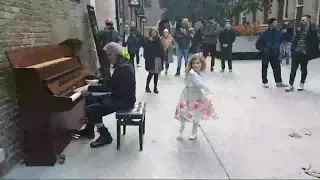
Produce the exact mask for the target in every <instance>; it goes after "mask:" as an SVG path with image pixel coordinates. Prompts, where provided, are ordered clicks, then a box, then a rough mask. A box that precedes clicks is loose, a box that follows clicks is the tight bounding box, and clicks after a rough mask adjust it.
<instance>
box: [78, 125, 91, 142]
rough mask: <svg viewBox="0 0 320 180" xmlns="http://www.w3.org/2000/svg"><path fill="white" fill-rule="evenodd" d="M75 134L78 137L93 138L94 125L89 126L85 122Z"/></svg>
mask: <svg viewBox="0 0 320 180" xmlns="http://www.w3.org/2000/svg"><path fill="white" fill-rule="evenodd" d="M75 134H76V135H79V136H80V138H88V139H93V138H94V126H93V127H89V126H88V124H87V126H86V127H85V128H84V129H82V130H79V131H76V133H75Z"/></svg>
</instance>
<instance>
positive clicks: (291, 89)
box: [285, 85, 294, 92]
mask: <svg viewBox="0 0 320 180" xmlns="http://www.w3.org/2000/svg"><path fill="white" fill-rule="evenodd" d="M285 91H286V92H292V91H294V87H293V86H291V85H289V86H288V87H287V88H286V90H285Z"/></svg>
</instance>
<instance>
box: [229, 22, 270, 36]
mask: <svg viewBox="0 0 320 180" xmlns="http://www.w3.org/2000/svg"><path fill="white" fill-rule="evenodd" d="M232 29H233V30H234V31H235V32H236V33H237V35H238V36H252V35H258V34H259V33H260V32H261V31H263V30H265V29H266V28H265V27H262V26H261V25H260V24H249V25H246V26H242V25H240V26H232Z"/></svg>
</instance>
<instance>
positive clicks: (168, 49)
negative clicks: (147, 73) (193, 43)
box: [161, 29, 176, 75]
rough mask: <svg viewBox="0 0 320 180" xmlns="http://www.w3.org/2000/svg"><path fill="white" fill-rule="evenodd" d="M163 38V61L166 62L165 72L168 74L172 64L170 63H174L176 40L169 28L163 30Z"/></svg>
mask: <svg viewBox="0 0 320 180" xmlns="http://www.w3.org/2000/svg"><path fill="white" fill-rule="evenodd" d="M161 40H162V44H163V50H164V56H163V61H164V64H165V73H166V75H167V74H168V70H169V66H170V65H169V64H170V63H173V55H174V51H175V45H176V41H175V40H174V38H173V37H172V36H171V34H170V33H169V30H168V29H165V30H163V36H162V37H161Z"/></svg>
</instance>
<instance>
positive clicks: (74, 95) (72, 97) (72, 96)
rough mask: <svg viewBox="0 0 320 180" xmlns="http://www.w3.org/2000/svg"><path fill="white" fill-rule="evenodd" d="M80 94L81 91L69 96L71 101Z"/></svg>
mask: <svg viewBox="0 0 320 180" xmlns="http://www.w3.org/2000/svg"><path fill="white" fill-rule="evenodd" d="M80 96H81V92H76V93H74V94H73V95H71V96H70V98H71V100H72V101H75V100H77V99H78V98H79V97H80Z"/></svg>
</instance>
